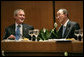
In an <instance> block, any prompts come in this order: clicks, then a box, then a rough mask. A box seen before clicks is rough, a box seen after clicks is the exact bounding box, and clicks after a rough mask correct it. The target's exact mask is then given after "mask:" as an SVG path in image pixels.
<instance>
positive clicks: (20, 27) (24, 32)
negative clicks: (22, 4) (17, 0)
mask: <svg viewBox="0 0 84 57" xmlns="http://www.w3.org/2000/svg"><path fill="white" fill-rule="evenodd" d="M14 18H15V24H13V25H10V26H9V27H7V28H6V29H5V35H4V37H3V39H16V38H18V35H20V36H19V38H18V40H19V39H20V38H23V37H26V38H29V39H30V36H29V35H28V31H29V30H33V29H34V27H33V26H30V25H27V24H24V23H23V22H24V20H25V12H24V10H23V9H17V10H15V11H14Z"/></svg>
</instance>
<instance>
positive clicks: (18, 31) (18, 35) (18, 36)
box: [16, 25, 21, 40]
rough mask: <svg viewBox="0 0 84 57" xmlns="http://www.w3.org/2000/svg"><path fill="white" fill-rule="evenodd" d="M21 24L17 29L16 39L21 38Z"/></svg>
mask: <svg viewBox="0 0 84 57" xmlns="http://www.w3.org/2000/svg"><path fill="white" fill-rule="evenodd" d="M20 27H21V26H20V25H18V26H17V30H16V40H19V38H20Z"/></svg>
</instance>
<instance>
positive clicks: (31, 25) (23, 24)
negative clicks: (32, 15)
mask: <svg viewBox="0 0 84 57" xmlns="http://www.w3.org/2000/svg"><path fill="white" fill-rule="evenodd" d="M23 25H24V26H27V27H31V26H32V25H29V24H23Z"/></svg>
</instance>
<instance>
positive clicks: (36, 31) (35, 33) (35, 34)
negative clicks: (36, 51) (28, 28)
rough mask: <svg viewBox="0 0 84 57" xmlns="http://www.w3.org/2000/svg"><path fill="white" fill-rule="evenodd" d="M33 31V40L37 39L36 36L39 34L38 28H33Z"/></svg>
mask: <svg viewBox="0 0 84 57" xmlns="http://www.w3.org/2000/svg"><path fill="white" fill-rule="evenodd" d="M33 32H34V36H35V37H36V39H35V41H38V39H37V37H38V35H39V29H34V30H33Z"/></svg>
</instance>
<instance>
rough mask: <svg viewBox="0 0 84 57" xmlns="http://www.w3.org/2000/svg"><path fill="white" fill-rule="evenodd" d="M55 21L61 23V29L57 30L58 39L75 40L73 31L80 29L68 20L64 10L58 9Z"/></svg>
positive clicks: (76, 24)
mask: <svg viewBox="0 0 84 57" xmlns="http://www.w3.org/2000/svg"><path fill="white" fill-rule="evenodd" d="M56 19H57V20H58V21H59V22H60V23H61V27H60V28H59V29H58V34H59V38H75V39H76V38H77V37H76V36H75V35H74V31H75V30H78V29H80V26H79V24H78V23H76V22H72V21H70V20H69V18H68V12H67V10H66V9H59V10H58V12H57V17H56Z"/></svg>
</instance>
